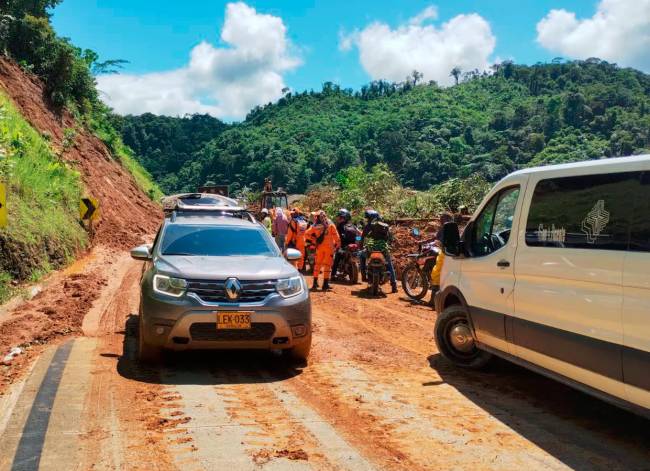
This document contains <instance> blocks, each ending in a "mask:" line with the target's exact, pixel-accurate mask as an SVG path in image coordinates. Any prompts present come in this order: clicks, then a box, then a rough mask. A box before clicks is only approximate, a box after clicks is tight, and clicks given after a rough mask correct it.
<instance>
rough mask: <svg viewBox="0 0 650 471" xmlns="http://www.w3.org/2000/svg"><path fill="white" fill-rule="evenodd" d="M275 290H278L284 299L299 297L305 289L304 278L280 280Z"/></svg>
mask: <svg viewBox="0 0 650 471" xmlns="http://www.w3.org/2000/svg"><path fill="white" fill-rule="evenodd" d="M275 289H277V290H278V293H280V296H282V297H283V298H290V297H292V296H297V295H299V294H300V293H302V292H303V290H304V289H305V288H304V286H303V284H302V277H301V276H294V277H293V278H283V279H281V280H278V282H277V284H276V285H275Z"/></svg>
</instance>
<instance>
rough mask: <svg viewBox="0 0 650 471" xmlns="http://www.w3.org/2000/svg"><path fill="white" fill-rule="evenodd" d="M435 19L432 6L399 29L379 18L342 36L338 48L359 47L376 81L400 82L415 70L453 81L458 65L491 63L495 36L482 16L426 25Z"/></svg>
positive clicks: (481, 66)
mask: <svg viewBox="0 0 650 471" xmlns="http://www.w3.org/2000/svg"><path fill="white" fill-rule="evenodd" d="M435 18H437V10H436V8H435V7H428V8H426V9H425V10H423V11H422V12H421V13H420V14H418V15H416V16H415V17H413V18H411V19H410V20H408V21H407V23H406V24H403V25H400V26H399V27H397V28H396V29H391V28H390V26H388V25H387V24H385V23H381V22H375V23H372V24H370V25H368V26H366V27H365V28H364V29H362V30H358V31H355V32H353V33H351V34H349V35H343V36H342V37H341V39H340V41H339V48H340V49H341V50H349V49H351V48H352V47H353V46H356V47H357V48H358V49H359V59H360V61H361V65H362V66H363V68H364V69H365V70H366V72H368V74H369V75H370V76H371V77H372V78H373V79H376V80H377V79H386V80H391V81H396V82H397V81H402V80H404V78H406V76H407V75H409V74H410V73H411V72H412V71H413V70H417V71H419V72H421V73H422V74H423V75H424V79H425V80H435V81H436V82H438V83H439V84H441V85H451V84H452V83H454V79H453V78H452V77H450V76H449V72H450V71H451V69H453V68H454V67H460V68H461V69H462V70H473V69H479V70H485V69H487V68H488V67H489V65H490V61H489V56H490V55H491V54H492V52H493V51H494V47H495V45H496V38H495V37H494V35H493V34H492V29H491V28H490V25H489V23H488V22H487V21H486V20H485V19H483V17H481V16H480V15H477V14H475V13H472V14H468V15H458V16H456V17H454V18H452V19H451V20H449V21H448V22H446V23H444V24H442V26H440V27H439V28H437V27H436V26H435V25H432V24H425V22H426V21H430V20H433V19H435Z"/></svg>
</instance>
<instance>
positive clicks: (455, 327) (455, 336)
mask: <svg viewBox="0 0 650 471" xmlns="http://www.w3.org/2000/svg"><path fill="white" fill-rule="evenodd" d="M434 329H435V330H434V337H435V340H436V346H437V347H438V351H439V352H440V353H441V354H442V356H444V357H445V358H446V359H447V360H449V361H451V362H452V363H454V364H456V365H458V366H461V367H463V368H473V369H479V368H482V367H484V366H485V365H486V364H487V363H488V362H489V361H490V359H491V358H492V354H490V353H488V352H486V351H484V350H480V349H478V348H477V347H476V342H475V341H474V337H473V335H472V330H471V328H470V326H469V321H468V320H467V313H466V311H465V308H463V307H462V306H460V305H454V306H449V307H448V308H446V309H445V310H444V311H442V312H441V313H440V314H439V315H438V318H437V319H436V326H435V328H434Z"/></svg>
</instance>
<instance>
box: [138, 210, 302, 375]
mask: <svg viewBox="0 0 650 471" xmlns="http://www.w3.org/2000/svg"><path fill="white" fill-rule="evenodd" d="M181 208H182V209H177V210H176V211H173V212H172V213H171V214H170V217H168V218H165V221H164V223H163V224H162V227H161V228H160V231H159V232H158V235H157V237H156V239H155V241H154V243H153V245H143V246H140V247H137V248H135V249H133V250H132V251H131V255H132V257H133V258H135V259H138V260H143V261H145V262H146V266H145V269H144V271H143V276H142V280H141V302H140V329H139V342H138V343H139V356H140V359H141V360H143V361H155V360H157V359H158V357H159V354H160V353H161V351H162V350H163V349H171V350H185V349H193V348H196V349H280V350H282V351H283V352H284V353H285V354H286V355H288V356H289V357H290V358H292V359H294V360H296V361H298V362H301V363H305V362H306V361H307V358H308V356H309V352H310V348H311V338H312V324H311V304H310V299H309V290H307V289H306V283H305V280H304V279H303V277H302V276H301V275H300V273H298V271H297V270H296V268H295V267H294V266H293V265H291V264H290V263H288V262H287V260H285V259H284V258H283V256H282V254H281V252H280V250H279V249H278V247H277V245H276V244H275V242H274V241H273V239H272V238H271V236H270V235H269V233H268V231H266V229H265V228H264V227H263V226H262V225H260V224H259V223H258V222H257V221H255V219H254V218H252V216H250V215H249V214H248V213H246V212H245V211H244V210H243V208H238V207H235V206H231V205H227V206H224V207H219V206H207V207H200V206H198V207H192V206H186V205H183V206H181ZM300 256H301V255H300V252H298V251H297V250H293V249H289V250H287V258H288V259H289V260H296V259H298V258H299V257H300Z"/></svg>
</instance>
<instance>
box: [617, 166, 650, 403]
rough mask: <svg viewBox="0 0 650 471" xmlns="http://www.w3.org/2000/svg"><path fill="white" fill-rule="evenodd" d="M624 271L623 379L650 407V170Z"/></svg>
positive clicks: (634, 397)
mask: <svg viewBox="0 0 650 471" xmlns="http://www.w3.org/2000/svg"><path fill="white" fill-rule="evenodd" d="M631 201H634V202H635V208H634V214H633V217H632V230H631V236H630V251H629V252H628V253H627V255H626V257H625V268H624V271H623V378H624V380H625V389H626V393H627V398H628V400H629V401H630V402H633V403H634V404H637V405H640V406H642V407H645V408H648V409H650V172H645V173H644V174H643V175H642V176H641V179H640V185H639V189H638V193H636V194H635V195H634V196H633V197H631Z"/></svg>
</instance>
